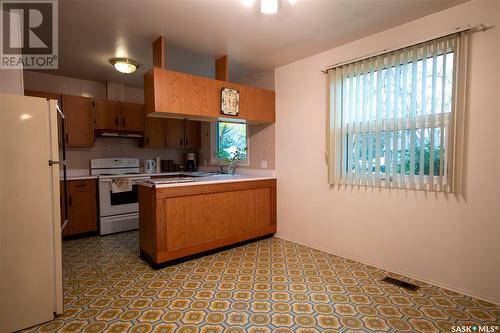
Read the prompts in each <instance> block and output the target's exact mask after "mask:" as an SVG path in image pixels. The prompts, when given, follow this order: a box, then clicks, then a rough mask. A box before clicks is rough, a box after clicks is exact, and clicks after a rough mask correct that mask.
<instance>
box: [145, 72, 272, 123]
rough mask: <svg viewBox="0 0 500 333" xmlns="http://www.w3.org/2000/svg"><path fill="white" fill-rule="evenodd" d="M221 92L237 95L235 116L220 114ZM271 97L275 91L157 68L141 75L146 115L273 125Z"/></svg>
mask: <svg viewBox="0 0 500 333" xmlns="http://www.w3.org/2000/svg"><path fill="white" fill-rule="evenodd" d="M222 88H231V89H236V90H238V91H239V92H240V110H239V114H238V115H237V116H230V115H223V114H222V113H221V91H222ZM274 95H275V93H274V91H270V90H265V89H259V88H254V87H250V86H246V85H242V84H238V83H233V82H227V81H219V80H212V79H208V78H204V77H199V76H193V75H189V74H184V73H179V72H174V71H168V70H163V69H160V68H153V69H151V71H149V72H148V73H146V74H145V75H144V96H145V107H146V110H147V111H146V112H148V113H151V112H158V113H166V114H169V115H171V116H181V117H182V116H184V117H189V118H205V119H211V120H214V119H218V118H226V119H235V120H239V121H245V120H248V121H249V122H253V123H272V122H274V121H275V114H274V113H275V104H274V99H275V97H274Z"/></svg>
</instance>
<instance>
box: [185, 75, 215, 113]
mask: <svg viewBox="0 0 500 333" xmlns="http://www.w3.org/2000/svg"><path fill="white" fill-rule="evenodd" d="M210 81H213V80H210V79H206V78H203V77H199V76H192V77H191V110H190V114H194V115H199V116H207V117H209V116H215V117H216V116H217V113H216V112H215V114H214V108H213V103H214V102H215V99H214V98H213V96H211V94H210V88H212V87H211V83H210ZM211 97H212V98H211Z"/></svg>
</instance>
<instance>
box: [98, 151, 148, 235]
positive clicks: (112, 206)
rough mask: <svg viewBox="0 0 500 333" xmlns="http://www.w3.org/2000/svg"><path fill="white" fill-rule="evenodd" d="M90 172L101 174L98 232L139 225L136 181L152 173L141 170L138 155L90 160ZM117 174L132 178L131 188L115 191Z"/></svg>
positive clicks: (124, 229) (110, 232)
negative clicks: (135, 156) (112, 188)
mask: <svg viewBox="0 0 500 333" xmlns="http://www.w3.org/2000/svg"><path fill="white" fill-rule="evenodd" d="M90 174H91V175H95V176H98V177H99V234H100V235H107V234H112V233H115V232H122V231H128V230H134V229H138V228H139V192H138V185H137V183H139V182H141V181H144V180H148V179H149V178H150V177H148V176H144V175H141V174H140V170H139V159H136V158H99V159H93V160H90ZM114 178H127V179H130V180H131V181H132V189H131V190H130V191H126V192H118V193H113V191H112V190H111V182H112V180H113V179H114Z"/></svg>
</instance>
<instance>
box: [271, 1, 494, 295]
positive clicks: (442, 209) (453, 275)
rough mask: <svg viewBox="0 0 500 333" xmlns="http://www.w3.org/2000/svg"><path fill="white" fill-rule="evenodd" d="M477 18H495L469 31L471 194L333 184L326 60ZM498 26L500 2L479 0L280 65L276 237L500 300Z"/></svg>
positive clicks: (333, 60)
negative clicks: (481, 28)
mask: <svg viewBox="0 0 500 333" xmlns="http://www.w3.org/2000/svg"><path fill="white" fill-rule="evenodd" d="M479 23H483V24H486V25H488V26H495V27H494V28H492V29H491V30H489V31H488V32H484V33H482V32H481V33H475V34H473V35H472V38H471V53H470V76H469V82H468V84H469V91H468V92H469V102H468V110H469V121H468V136H467V138H466V140H467V146H466V155H467V160H466V161H465V167H466V180H465V185H466V192H465V195H464V196H462V197H455V196H445V195H443V194H434V193H424V192H413V191H397V190H392V191H391V190H379V189H372V188H368V189H366V188H347V189H346V188H342V189H337V188H336V189H330V188H329V186H328V185H327V177H326V175H327V170H326V165H325V162H324V151H325V135H324V133H325V114H326V102H325V99H326V97H325V96H326V95H325V87H326V85H325V76H324V74H322V73H321V72H320V71H321V69H323V68H325V67H327V66H328V65H331V64H334V63H337V62H341V61H345V60H349V59H353V58H356V57H359V56H363V55H366V54H370V53H373V52H377V51H381V50H383V49H385V48H391V47H396V46H399V45H403V44H407V43H408V42H412V41H417V40H421V39H423V38H426V37H430V36H433V35H436V34H438V33H440V32H446V31H450V30H452V29H454V28H455V27H457V26H461V25H464V24H472V25H475V24H479ZM499 28H500V3H499V2H496V1H491V2H484V1H472V2H468V3H465V4H463V5H460V6H457V7H454V8H451V9H448V10H445V11H442V12H439V13H436V14H434V15H431V16H428V17H425V18H422V19H419V20H417V21H413V22H410V23H407V24H405V25H401V26H399V27H396V28H393V29H390V30H387V31H384V32H381V33H378V34H375V35H372V36H370V37H367V38H363V39H360V40H357V41H355V42H352V43H349V44H346V45H343V46H341V47H338V48H335V49H332V50H329V51H326V52H323V53H320V54H317V55H314V56H312V57H309V58H306V59H303V60H300V61H297V62H295V63H292V64H289V65H286V66H283V67H280V68H278V69H277V70H276V96H277V122H276V151H277V154H276V164H277V170H276V173H277V176H278V236H280V237H283V238H286V239H289V240H292V241H295V242H298V243H302V244H305V245H308V246H311V247H314V248H317V249H322V250H324V251H327V252H330V253H334V254H339V255H341V256H344V257H348V258H352V259H355V260H358V261H360V262H363V263H368V264H372V265H374V266H377V267H380V268H385V269H387V270H390V271H393V272H397V273H401V274H404V275H407V276H410V277H414V278H417V279H420V280H423V281H426V282H430V283H433V284H435V285H439V286H444V287H447V288H449V289H453V290H456V291H461V292H463V293H465V294H468V295H472V296H477V297H480V298H483V299H486V300H490V301H493V302H496V303H500V222H499V221H500V208H499V207H500V175H499V170H500V161H499V156H500V154H499V153H500V150H499V148H498V145H499V142H500V135H499V132H500V130H499V126H500V119H499V112H500V108H499V98H498V96H499V95H500V86H499V75H498V73H499V72H500V68H499V64H498V61H499V59H500V50H499V48H500V47H499V44H500V33H499ZM495 74H497V75H495Z"/></svg>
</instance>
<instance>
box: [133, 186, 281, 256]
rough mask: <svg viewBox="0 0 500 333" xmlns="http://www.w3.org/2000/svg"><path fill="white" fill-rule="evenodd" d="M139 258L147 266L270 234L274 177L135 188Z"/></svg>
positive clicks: (273, 228) (273, 223)
mask: <svg viewBox="0 0 500 333" xmlns="http://www.w3.org/2000/svg"><path fill="white" fill-rule="evenodd" d="M139 219H140V222H139V235H140V248H141V255H142V256H143V258H145V259H146V260H148V261H149V262H151V263H153V264H162V263H165V262H168V261H171V260H174V259H178V258H182V257H185V256H189V255H193V254H198V253H202V252H205V251H209V250H213V249H217V248H220V247H224V246H228V245H232V244H235V243H239V242H242V241H246V240H250V239H254V238H257V237H261V236H266V235H270V234H273V233H275V232H276V180H256V181H243V182H232V183H220V184H211V185H189V186H179V187H167V188H159V189H155V188H151V187H147V186H141V187H140V188H139Z"/></svg>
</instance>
